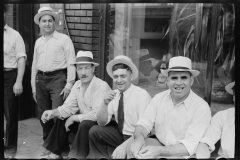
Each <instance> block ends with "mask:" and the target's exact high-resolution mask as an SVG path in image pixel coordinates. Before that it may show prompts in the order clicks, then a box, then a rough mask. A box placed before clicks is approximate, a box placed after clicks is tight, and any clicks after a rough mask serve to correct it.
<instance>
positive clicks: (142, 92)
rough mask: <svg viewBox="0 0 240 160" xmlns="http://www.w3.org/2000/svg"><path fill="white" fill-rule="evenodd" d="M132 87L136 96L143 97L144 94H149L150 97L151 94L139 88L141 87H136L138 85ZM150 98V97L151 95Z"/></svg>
mask: <svg viewBox="0 0 240 160" xmlns="http://www.w3.org/2000/svg"><path fill="white" fill-rule="evenodd" d="M132 86H133V88H134V92H135V94H140V95H142V94H145V95H146V94H147V95H149V93H148V92H147V91H146V90H145V89H143V88H141V87H139V86H136V85H134V84H132ZM149 96H150V95H149Z"/></svg>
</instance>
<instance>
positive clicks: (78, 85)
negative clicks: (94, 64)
mask: <svg viewBox="0 0 240 160" xmlns="http://www.w3.org/2000/svg"><path fill="white" fill-rule="evenodd" d="M96 79H97V78H96V77H95V75H94V76H93V78H92V80H91V82H90V84H89V86H88V88H87V90H89V89H91V87H92V86H93V84H94V82H95V81H96ZM81 86H82V82H81V80H80V83H78V84H77V88H79V89H80V87H81ZM87 90H86V91H87ZM86 91H85V92H86Z"/></svg>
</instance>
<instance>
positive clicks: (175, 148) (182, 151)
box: [160, 143, 189, 157]
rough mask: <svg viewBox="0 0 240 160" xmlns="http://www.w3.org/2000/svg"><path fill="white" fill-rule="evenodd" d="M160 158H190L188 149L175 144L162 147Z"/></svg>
mask: <svg viewBox="0 0 240 160" xmlns="http://www.w3.org/2000/svg"><path fill="white" fill-rule="evenodd" d="M160 148H161V149H160V150H161V151H160V156H166V157H182V156H189V153H188V150H187V148H186V147H185V146H184V145H183V144H181V143H180V144H175V145H170V146H160Z"/></svg>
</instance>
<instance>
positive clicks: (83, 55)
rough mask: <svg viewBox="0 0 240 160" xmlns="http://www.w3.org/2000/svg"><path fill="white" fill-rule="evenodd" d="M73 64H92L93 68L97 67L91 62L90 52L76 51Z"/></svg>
mask: <svg viewBox="0 0 240 160" xmlns="http://www.w3.org/2000/svg"><path fill="white" fill-rule="evenodd" d="M75 64H93V65H94V66H95V67H96V66H98V65H99V64H98V63H95V62H94V61H93V54H92V52H90V51H78V53H77V57H76V62H75V63H72V64H71V65H75Z"/></svg>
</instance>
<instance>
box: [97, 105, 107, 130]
mask: <svg viewBox="0 0 240 160" xmlns="http://www.w3.org/2000/svg"><path fill="white" fill-rule="evenodd" d="M107 121H108V106H107V105H106V104H103V106H102V107H101V109H100V110H99V111H98V113H97V123H98V125H99V126H104V125H105V124H106V123H107Z"/></svg>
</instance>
